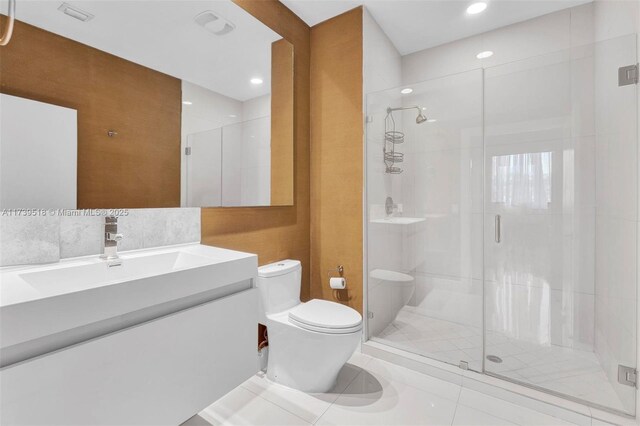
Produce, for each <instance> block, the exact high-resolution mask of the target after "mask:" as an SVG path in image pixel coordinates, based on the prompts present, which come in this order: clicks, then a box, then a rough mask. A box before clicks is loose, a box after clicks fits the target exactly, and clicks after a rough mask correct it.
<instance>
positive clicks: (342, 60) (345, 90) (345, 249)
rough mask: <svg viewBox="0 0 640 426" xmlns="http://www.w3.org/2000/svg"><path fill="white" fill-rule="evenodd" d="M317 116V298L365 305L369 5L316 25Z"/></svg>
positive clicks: (314, 275)
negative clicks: (340, 281)
mask: <svg viewBox="0 0 640 426" xmlns="http://www.w3.org/2000/svg"><path fill="white" fill-rule="evenodd" d="M311 117H312V120H311V297H312V298H322V299H327V300H337V301H340V302H342V303H344V304H347V305H349V306H351V307H353V308H354V309H357V310H358V311H360V312H362V298H363V294H362V293H363V284H362V187H363V181H362V179H363V147H362V138H363V125H362V8H357V9H354V10H352V11H349V12H347V13H344V14H342V15H340V16H337V17H335V18H332V19H330V20H328V21H325V22H323V23H321V24H318V25H316V26H314V27H312V28H311ZM339 264H341V265H344V269H345V277H346V278H347V283H348V284H347V290H346V291H338V292H333V291H331V289H330V288H329V283H328V278H327V272H328V271H329V270H335V268H336V266H337V265H339Z"/></svg>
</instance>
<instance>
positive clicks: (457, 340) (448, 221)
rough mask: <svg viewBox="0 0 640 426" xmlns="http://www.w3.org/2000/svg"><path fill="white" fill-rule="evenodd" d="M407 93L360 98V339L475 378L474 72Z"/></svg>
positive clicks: (478, 209)
mask: <svg viewBox="0 0 640 426" xmlns="http://www.w3.org/2000/svg"><path fill="white" fill-rule="evenodd" d="M411 88H412V89H413V92H412V93H411V94H405V95H402V94H401V93H400V90H401V88H397V89H392V90H387V91H384V92H379V93H373V94H369V95H368V96H367V128H366V141H367V199H368V234H367V237H368V238H367V245H368V272H369V276H368V311H369V312H370V314H372V315H373V317H372V318H370V320H369V321H368V334H369V337H370V338H371V339H373V340H376V341H380V342H383V343H385V344H388V345H391V346H394V347H397V348H400V349H403V350H407V351H410V352H413V353H416V354H420V355H424V356H428V357H431V358H434V359H437V360H441V361H445V362H448V363H451V364H455V365H458V364H459V363H460V361H466V362H468V363H469V367H470V368H472V369H475V370H478V371H480V370H482V191H483V188H482V167H483V162H482V158H483V153H482V71H481V70H475V71H471V72H466V73H461V74H456V75H453V76H448V77H444V78H438V79H435V80H430V81H427V82H424V83H420V84H415V85H412V86H411ZM416 106H417V108H415V107H416ZM388 108H393V109H395V108H407V109H402V110H401V109H398V110H395V111H391V112H389V111H388ZM422 116H425V117H426V118H427V120H426V121H425V120H424V117H422ZM392 132H393V133H392ZM400 160H401V161H400Z"/></svg>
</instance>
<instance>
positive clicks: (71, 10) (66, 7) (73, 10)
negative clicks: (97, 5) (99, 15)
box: [58, 3, 93, 22]
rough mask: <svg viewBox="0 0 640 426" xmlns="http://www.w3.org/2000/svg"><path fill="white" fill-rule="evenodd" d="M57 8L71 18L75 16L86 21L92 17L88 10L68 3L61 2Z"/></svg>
mask: <svg viewBox="0 0 640 426" xmlns="http://www.w3.org/2000/svg"><path fill="white" fill-rule="evenodd" d="M58 10H59V11H60V12H62V13H64V14H65V15H69V16H71V17H72V18H76V19H77V20H79V21H82V22H87V21H90V20H92V19H93V14H91V13H89V12H85V11H84V10H81V9H78V8H77V7H75V6H71V5H70V4H68V3H62V4H61V5H60V7H59V8H58Z"/></svg>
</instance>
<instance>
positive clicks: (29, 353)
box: [0, 244, 258, 425]
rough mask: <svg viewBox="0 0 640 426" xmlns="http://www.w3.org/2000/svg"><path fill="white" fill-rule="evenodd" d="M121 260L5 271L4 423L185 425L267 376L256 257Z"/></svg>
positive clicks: (180, 254) (173, 251)
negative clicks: (260, 348) (260, 360)
mask: <svg viewBox="0 0 640 426" xmlns="http://www.w3.org/2000/svg"><path fill="white" fill-rule="evenodd" d="M120 260H121V262H119V263H118V264H112V263H110V262H108V261H105V260H103V259H100V258H99V257H98V256H89V257H80V258H73V259H67V260H63V261H61V262H59V263H55V264H51V265H45V266H42V265H38V266H24V267H5V268H0V281H1V282H2V285H0V350H1V352H0V355H1V356H0V361H1V363H2V368H1V369H0V386H1V389H0V404H1V405H0V409H1V412H2V413H1V415H0V416H1V420H2V423H3V424H11V425H18V424H47V425H55V424H64V425H72V424H78V425H80V424H82V425H87V424H92V425H98V424H104V425H107V424H109V425H113V424H153V425H163V424H166V425H177V424H180V423H182V422H183V421H185V420H187V419H188V418H189V417H191V416H193V415H195V414H196V413H197V412H199V411H200V410H202V409H203V408H205V407H206V406H207V405H209V404H210V403H212V402H213V401H215V400H216V399H218V398H219V397H220V396H222V395H224V394H225V393H227V392H228V391H230V390H231V389H233V388H234V387H236V386H237V385H239V384H240V383H242V382H243V381H244V380H246V379H247V378H249V377H250V376H251V375H252V374H254V373H255V372H256V371H257V370H258V366H257V358H256V324H257V322H258V320H257V312H258V309H257V294H256V291H257V290H256V288H255V282H256V278H257V257H256V256H255V255H252V254H247V253H241V252H236V251H232V250H225V249H220V248H215V247H209V246H204V245H200V244H185V245H176V246H168V247H160V248H155V249H146V250H136V251H130V252H125V253H121V254H120Z"/></svg>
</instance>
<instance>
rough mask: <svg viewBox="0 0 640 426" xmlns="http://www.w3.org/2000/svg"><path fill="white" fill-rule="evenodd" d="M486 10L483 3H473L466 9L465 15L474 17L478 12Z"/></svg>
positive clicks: (485, 5)
mask: <svg viewBox="0 0 640 426" xmlns="http://www.w3.org/2000/svg"><path fill="white" fill-rule="evenodd" d="M486 8H487V4H486V3H485V2H483V1H480V2H477V3H473V4H471V5H470V6H469V7H468V8H467V13H468V14H469V15H475V14H478V13H480V12H483V11H484V10H485V9H486Z"/></svg>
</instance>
